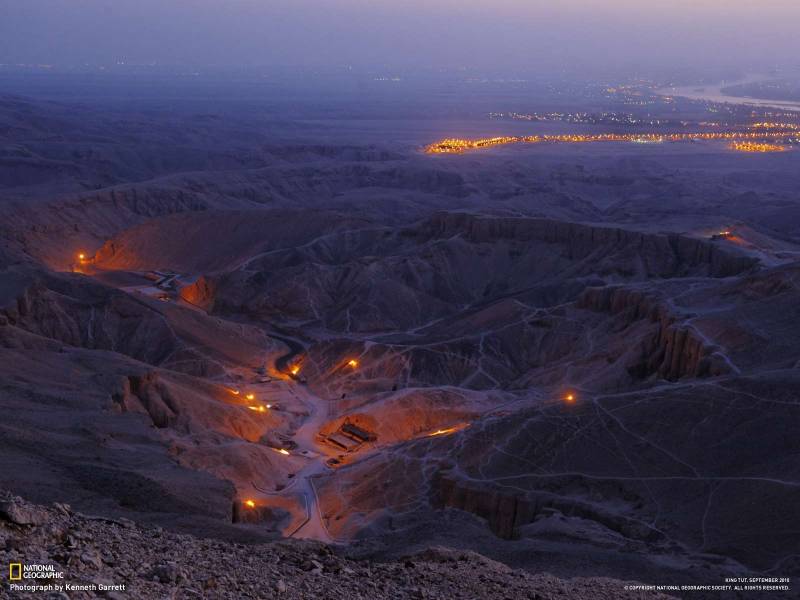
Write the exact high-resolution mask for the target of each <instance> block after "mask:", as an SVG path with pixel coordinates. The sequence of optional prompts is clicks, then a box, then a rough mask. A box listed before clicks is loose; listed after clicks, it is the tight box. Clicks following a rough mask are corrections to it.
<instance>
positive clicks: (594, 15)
mask: <svg viewBox="0 0 800 600" xmlns="http://www.w3.org/2000/svg"><path fill="white" fill-rule="evenodd" d="M0 7H2V9H1V10H0V12H2V15H3V19H2V24H0V63H6V64H15V63H48V64H55V65H66V64H82V63H114V62H128V63H138V64H152V63H156V64H189V65H219V66H257V65H258V66H261V65H263V66H277V65H297V66H304V65H305V66H314V65H319V66H326V65H348V64H352V65H354V66H368V65H369V66H374V65H379V64H386V65H389V66H392V67H397V68H415V67H453V68H455V67H472V68H484V69H485V68H491V69H498V68H506V69H520V68H537V69H542V70H545V71H558V70H560V69H574V68H610V67H614V66H616V67H621V68H653V67H659V68H660V67H671V68H684V67H685V68H695V69H696V68H709V69H713V68H726V67H731V66H737V67H740V68H745V69H746V68H751V69H758V68H773V67H780V68H787V67H788V68H793V67H796V66H797V65H798V64H799V63H800V60H798V58H797V56H798V53H799V52H800V41H798V38H797V36H796V33H795V32H794V31H793V30H794V29H795V24H796V23H797V22H800V3H797V2H795V1H793V0H767V1H765V2H759V3H753V2H747V1H744V0H730V1H725V0H700V1H696V2H690V1H688V0H671V1H669V2H667V1H663V0H657V1H654V2H649V3H647V4H646V5H645V4H643V3H641V2H633V1H632V0H612V1H605V2H603V1H600V0H564V1H562V2H560V3H559V5H558V6H554V5H552V4H551V3H549V2H548V3H545V2H526V1H524V0H495V1H493V2H488V1H486V0H460V1H457V0H440V1H439V2H437V3H436V4H435V5H430V3H427V2H421V1H420V0H411V1H409V2H404V3H402V4H398V3H393V2H388V1H377V2H375V1H373V2H367V1H366V0H337V1H333V2H330V1H328V2H325V1H324V0H292V1H283V0H281V1H267V2H259V1H257V0H232V1H230V2H227V3H225V5H224V6H223V5H220V4H219V3H217V2H212V1H211V0H171V1H166V2H163V1H162V2H156V1H155V0H138V1H136V2H132V1H130V0H119V1H117V2H114V3H113V4H111V3H108V2H104V1H101V0H86V1H84V2H81V3H80V5H76V3H75V2H72V1H71V0H27V1H26V2H19V1H10V0H4V1H2V2H0Z"/></svg>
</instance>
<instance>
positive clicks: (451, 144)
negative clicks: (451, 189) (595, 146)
mask: <svg viewBox="0 0 800 600" xmlns="http://www.w3.org/2000/svg"><path fill="white" fill-rule="evenodd" d="M787 135H789V133H788V132H786V131H771V130H770V131H764V130H759V131H729V132H697V133H664V134H655V133H646V134H633V133H630V134H628V133H599V134H566V135H529V136H500V137H492V138H479V139H474V140H469V139H461V138H446V139H443V140H441V141H438V142H435V143H433V144H430V145H429V146H427V147H426V148H425V152H426V153H428V154H462V153H464V152H466V151H467V150H474V149H478V148H487V147H490V146H502V145H507V144H537V143H542V142H551V143H552V142H555V143H567V144H579V143H592V142H635V143H660V142H664V141H669V142H684V141H694V140H707V141H714V140H723V141H731V142H737V141H739V142H747V141H751V140H756V141H759V142H764V140H783V139H785V138H786V137H787ZM753 145H754V146H755V145H758V144H753ZM760 145H763V146H769V145H770V144H766V143H762V144H760Z"/></svg>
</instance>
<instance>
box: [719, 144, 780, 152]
mask: <svg viewBox="0 0 800 600" xmlns="http://www.w3.org/2000/svg"><path fill="white" fill-rule="evenodd" d="M728 147H729V148H730V149H731V150H735V151H736V152H748V153H751V154H759V153H767V152H786V150H787V148H786V146H781V145H780V144H768V143H764V142H762V143H757V142H732V143H731V144H730V145H729V146H728Z"/></svg>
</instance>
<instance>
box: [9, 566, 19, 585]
mask: <svg viewBox="0 0 800 600" xmlns="http://www.w3.org/2000/svg"><path fill="white" fill-rule="evenodd" d="M8 578H9V579H10V580H11V581H19V580H20V579H22V563H11V564H10V565H8Z"/></svg>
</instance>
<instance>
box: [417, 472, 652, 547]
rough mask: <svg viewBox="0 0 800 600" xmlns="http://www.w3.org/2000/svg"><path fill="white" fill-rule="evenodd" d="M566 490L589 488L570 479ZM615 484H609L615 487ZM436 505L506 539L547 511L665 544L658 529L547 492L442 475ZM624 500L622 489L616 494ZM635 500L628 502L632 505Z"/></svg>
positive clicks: (596, 487)
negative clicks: (483, 522) (467, 516)
mask: <svg viewBox="0 0 800 600" xmlns="http://www.w3.org/2000/svg"><path fill="white" fill-rule="evenodd" d="M564 479H565V480H570V479H573V480H575V481H565V482H563V486H564V487H565V488H570V489H573V490H574V488H575V487H576V485H577V486H581V485H582V486H584V487H589V486H588V485H587V484H586V483H583V482H581V481H580V479H581V478H580V476H577V475H567V476H564ZM613 485H615V484H605V487H611V486H613ZM592 487H593V488H595V490H594V493H595V494H598V493H600V490H599V487H600V486H598V485H597V484H596V483H593V484H592ZM433 489H434V496H433V505H434V506H435V507H437V508H456V509H458V510H463V511H466V512H470V513H472V514H474V515H477V516H479V517H481V518H483V519H486V522H487V524H488V526H489V528H490V529H491V530H492V531H493V532H494V533H495V535H497V536H498V537H501V538H503V539H514V538H515V537H517V532H518V530H519V528H520V527H522V526H524V525H526V524H528V523H532V522H533V521H534V520H536V518H537V516H539V515H540V514H543V513H544V512H545V511H547V510H557V511H559V512H561V513H563V514H565V515H570V516H577V517H581V518H583V519H587V520H591V521H595V522H597V523H600V524H601V525H603V526H604V527H606V528H608V529H610V530H612V531H616V532H617V533H619V534H621V535H623V536H624V537H626V538H629V539H633V540H637V541H644V542H648V543H654V542H658V541H661V540H663V538H664V536H663V534H662V533H661V532H659V531H658V530H657V529H655V528H653V527H651V526H649V525H647V524H645V523H643V522H641V521H637V520H635V519H631V518H629V517H625V516H622V515H618V514H612V513H610V512H608V511H607V510H604V509H603V508H600V507H599V506H597V505H593V504H591V503H589V502H585V501H581V500H580V499H578V498H575V497H568V496H558V495H555V494H552V493H548V492H547V491H544V490H543V491H542V492H541V493H537V492H526V493H522V492H520V493H518V494H512V493H509V492H504V491H500V490H499V489H497V488H496V487H494V486H491V485H488V484H481V483H478V482H468V481H465V480H461V479H459V478H457V477H455V476H450V475H448V474H442V473H439V474H438V476H437V478H436V479H435V480H434V486H433ZM613 492H614V493H619V494H620V495H623V496H624V494H625V493H624V492H623V491H622V490H620V489H615V490H613ZM631 500H632V499H631V498H625V501H626V502H630V501H631Z"/></svg>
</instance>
